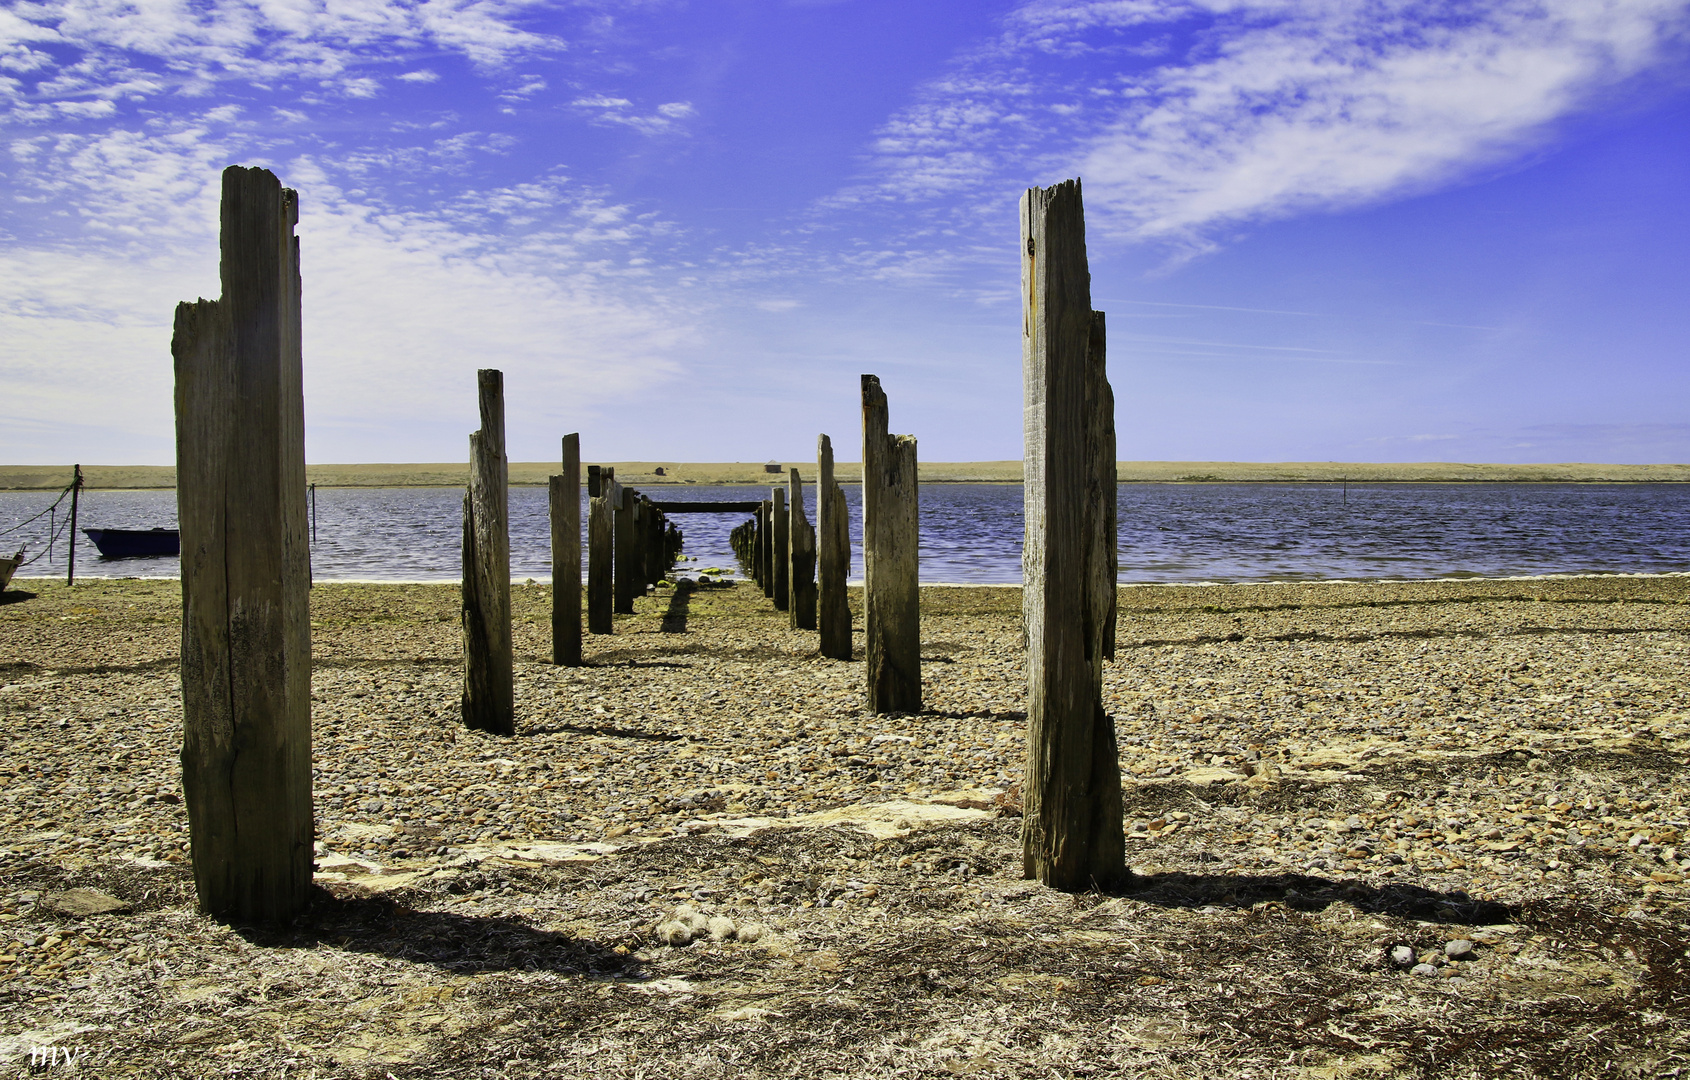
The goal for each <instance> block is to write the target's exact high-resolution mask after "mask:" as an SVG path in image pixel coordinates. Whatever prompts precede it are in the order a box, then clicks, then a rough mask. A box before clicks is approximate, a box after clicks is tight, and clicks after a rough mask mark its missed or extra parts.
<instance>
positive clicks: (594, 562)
mask: <svg viewBox="0 0 1690 1080" xmlns="http://www.w3.org/2000/svg"><path fill="white" fill-rule="evenodd" d="M615 477H616V470H615V469H612V468H609V467H602V468H601V467H600V466H598V465H590V466H588V468H587V632H588V633H589V634H608V633H611V632H612V630H613V629H614V621H615V620H614V619H613V618H612V615H611V608H612V607H613V606H614V603H613V599H614V598H613V596H612V590H611V585H612V573H613V569H612V565H613V562H614V553H613V551H612V548H613V547H614V534H615V518H614V511H612V510H611V507H610V487H611V485H612V483H613V481H614V480H615Z"/></svg>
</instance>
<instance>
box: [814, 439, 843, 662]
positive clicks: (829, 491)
mask: <svg viewBox="0 0 1690 1080" xmlns="http://www.w3.org/2000/svg"><path fill="white" fill-rule="evenodd" d="M846 513H847V511H846V509H845V489H844V488H842V487H840V486H839V484H838V482H837V481H835V480H834V479H833V440H832V439H830V438H828V437H827V436H826V435H823V436H821V437H819V438H818V439H817V440H816V629H817V630H818V631H820V634H821V654H822V655H823V656H825V657H828V658H829V659H831V660H849V659H851V603H850V599H849V597H848V596H847V595H846V592H845V581H846V579H847V578H848V577H849V576H850V573H851V523H850V521H849V519H848V518H847V517H846Z"/></svg>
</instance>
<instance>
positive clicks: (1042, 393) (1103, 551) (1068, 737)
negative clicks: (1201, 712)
mask: <svg viewBox="0 0 1690 1080" xmlns="http://www.w3.org/2000/svg"><path fill="white" fill-rule="evenodd" d="M1021 252H1022V255H1021V293H1022V303H1023V308H1022V312H1023V321H1022V338H1021V343H1022V377H1023V386H1024V390H1025V401H1024V409H1023V416H1024V424H1025V436H1026V445H1025V461H1026V466H1025V467H1026V474H1025V475H1026V480H1025V485H1026V493H1025V506H1026V511H1025V514H1026V539H1025V542H1024V544H1023V548H1022V551H1023V555H1022V573H1023V587H1022V604H1023V618H1024V620H1025V626H1026V633H1027V768H1026V772H1025V777H1026V778H1025V780H1024V781H1023V783H1024V788H1023V794H1022V806H1023V817H1022V824H1021V846H1022V869H1023V873H1024V874H1025V876H1027V877H1029V878H1037V879H1039V880H1040V881H1042V882H1044V883H1045V884H1046V885H1049V886H1051V887H1053V888H1057V889H1062V890H1064V891H1068V892H1078V891H1081V890H1085V889H1089V888H1092V887H1094V886H1095V887H1098V888H1115V887H1117V886H1119V885H1120V884H1121V883H1122V882H1123V881H1124V880H1125V879H1126V878H1127V876H1128V872H1127V869H1126V853H1125V843H1124V841H1123V839H1122V822H1121V769H1120V758H1119V754H1118V751H1117V748H1116V744H1115V723H1114V721H1113V720H1112V719H1110V717H1109V716H1108V715H1107V714H1106V713H1105V712H1104V711H1103V695H1102V672H1103V649H1104V639H1105V623H1106V620H1107V619H1108V616H1109V597H1106V596H1104V595H1103V587H1104V579H1105V577H1106V575H1107V573H1108V563H1109V557H1108V545H1106V544H1105V537H1104V532H1105V528H1106V525H1105V522H1106V520H1107V517H1108V514H1107V509H1106V506H1105V500H1104V498H1103V492H1104V489H1105V487H1106V486H1108V485H1107V484H1106V478H1105V477H1104V476H1102V475H1100V473H1101V472H1102V461H1101V458H1102V457H1103V456H1104V455H1105V454H1106V453H1107V456H1108V457H1109V459H1110V462H1109V464H1110V468H1109V470H1108V471H1109V477H1108V479H1113V472H1114V469H1113V465H1114V460H1113V459H1114V454H1113V451H1112V450H1106V449H1105V447H1106V445H1107V443H1108V441H1109V440H1108V438H1107V435H1106V433H1105V432H1104V431H1102V430H1101V417H1102V415H1103V408H1104V398H1106V397H1107V396H1108V395H1107V385H1108V383H1107V379H1106V378H1105V373H1104V370H1103V368H1104V357H1103V355H1102V352H1103V350H1102V347H1101V337H1102V334H1103V321H1102V319H1101V318H1097V317H1094V313H1093V312H1092V310H1091V274H1090V271H1089V270H1088V268H1087V264H1086V240H1085V212H1084V208H1083V205H1082V203H1081V199H1080V183H1079V181H1077V180H1070V181H1066V182H1064V183H1061V184H1058V185H1056V186H1055V187H1050V188H1033V189H1031V190H1029V191H1028V192H1027V193H1026V194H1025V195H1024V196H1022V199H1021ZM1094 341H1096V343H1097V346H1096V348H1095V349H1094ZM1108 494H1109V498H1108V500H1107V504H1108V505H1109V506H1112V505H1113V504H1114V492H1113V490H1110V491H1109V493H1108ZM1111 543H1112V541H1111ZM1108 585H1109V589H1110V593H1111V595H1112V593H1113V582H1109V583H1108Z"/></svg>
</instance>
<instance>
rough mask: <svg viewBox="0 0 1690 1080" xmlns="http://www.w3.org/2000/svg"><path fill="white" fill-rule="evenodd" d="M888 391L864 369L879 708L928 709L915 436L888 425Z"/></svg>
mask: <svg viewBox="0 0 1690 1080" xmlns="http://www.w3.org/2000/svg"><path fill="white" fill-rule="evenodd" d="M888 425H889V420H888V418H887V411H886V393H885V391H883V390H882V389H881V388H880V379H879V378H878V377H876V376H874V375H864V376H863V607H864V613H865V616H866V619H865V621H866V622H867V624H868V640H867V649H866V658H867V660H868V707H869V710H870V711H871V712H877V713H886V712H909V713H913V712H920V711H921V588H920V576H919V574H920V571H919V565H918V559H919V557H920V553H921V552H920V543H921V527H920V501H919V500H920V494H919V492H918V489H917V487H916V471H915V436H914V435H891V434H888V433H887V427H888Z"/></svg>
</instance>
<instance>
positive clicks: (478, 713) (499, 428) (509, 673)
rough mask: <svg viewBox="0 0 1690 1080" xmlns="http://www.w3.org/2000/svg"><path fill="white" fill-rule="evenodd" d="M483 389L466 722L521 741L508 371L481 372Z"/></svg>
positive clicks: (474, 458) (470, 535) (470, 559)
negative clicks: (513, 644) (514, 634)
mask: <svg viewBox="0 0 1690 1080" xmlns="http://www.w3.org/2000/svg"><path fill="white" fill-rule="evenodd" d="M476 388H477V390H478V397H479V398H480V404H481V430H480V431H477V432H474V433H473V434H471V435H470V437H469V490H468V491H467V492H465V494H464V592H463V627H464V693H463V708H464V724H465V725H466V726H468V727H471V728H474V729H475V730H477V731H490V732H492V733H494V734H495V735H514V734H516V680H515V676H514V670H513V669H514V666H515V665H514V657H513V655H512V650H511V540H510V503H509V501H508V490H509V465H508V463H507V461H506V459H505V376H504V373H503V372H500V371H495V370H493V369H491V368H483V369H482V370H480V371H478V372H476Z"/></svg>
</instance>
